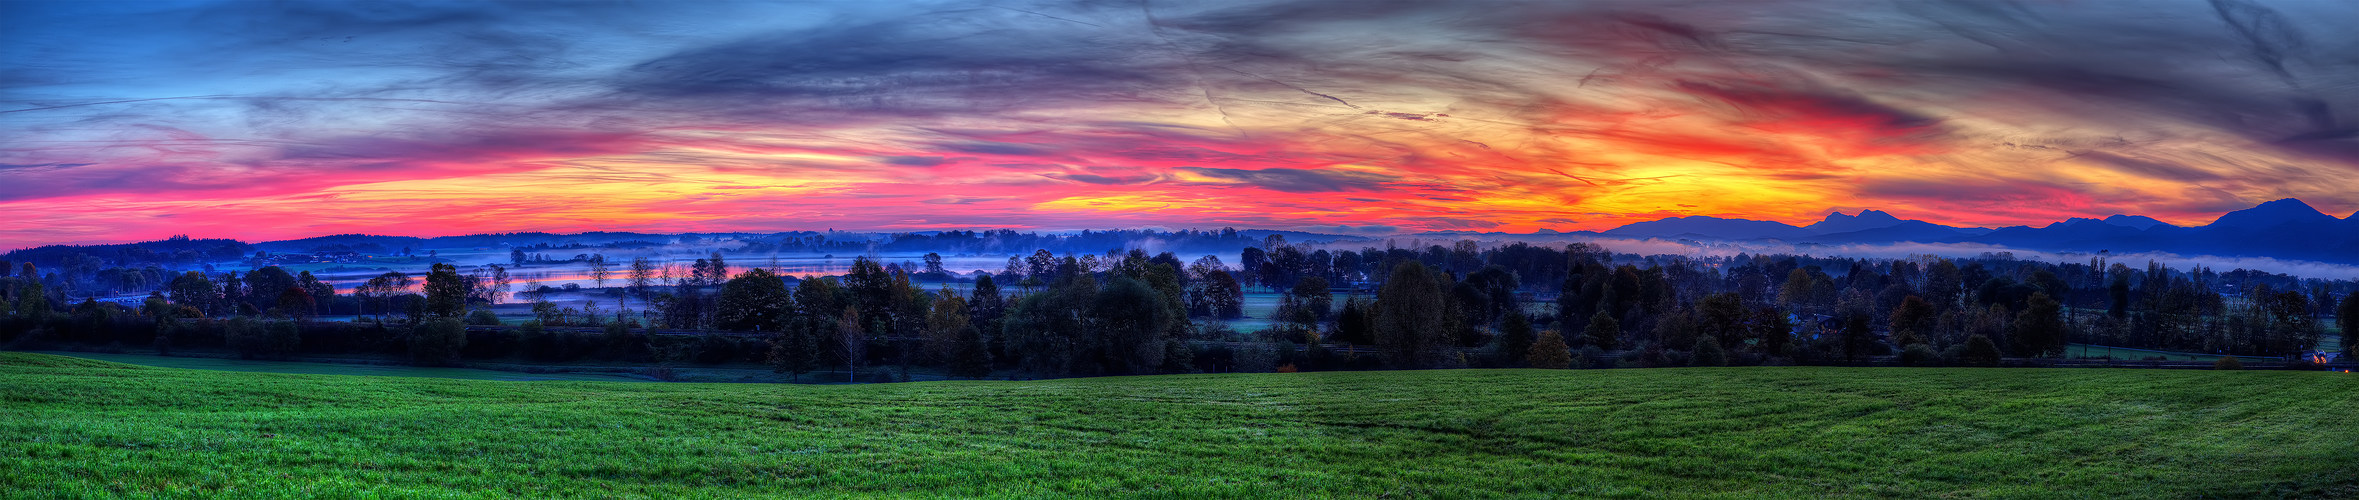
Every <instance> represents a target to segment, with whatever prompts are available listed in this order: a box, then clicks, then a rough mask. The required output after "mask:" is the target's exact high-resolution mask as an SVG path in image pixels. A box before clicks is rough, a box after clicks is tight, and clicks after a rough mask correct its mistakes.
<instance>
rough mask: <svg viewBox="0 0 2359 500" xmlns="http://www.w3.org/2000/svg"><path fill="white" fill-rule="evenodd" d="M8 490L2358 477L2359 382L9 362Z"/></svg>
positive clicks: (974, 492) (1817, 492) (2178, 485)
mask: <svg viewBox="0 0 2359 500" xmlns="http://www.w3.org/2000/svg"><path fill="white" fill-rule="evenodd" d="M0 397H4V398H5V401H0V403H5V404H0V470H5V471H6V474H0V492H5V493H0V494H4V495H9V496H23V497H53V496H54V497H91V496H151V495H161V496H172V497H258V496H269V497H284V496H302V497H319V496H326V497H351V496H397V497H411V496H454V497H515V496H520V495H524V496H556V497H747V496H811V497H843V496H855V497H858V496H891V497H906V496H918V497H977V496H1002V497H1057V496H1092V497H1096V496H1123V497H1131V496H1145V497H1166V498H1206V497H1278V498H1299V497H1354V498H1365V497H1418V498H1423V497H1444V498H1447V497H1552V496H1579V497H1821V496H1839V497H2110V498H2185V497H2205V496H2214V497H2255V496H2270V497H2276V496H2295V497H2351V496H2359V425H2354V423H2353V422H2354V420H2353V415H2359V376H2352V375H2348V374H2341V373H2326V372H2291V371H2277V372H2270V371H2238V372H2218V371H2174V370H2116V369H2045V370H2042V369H1966V368H1956V369H1911V368H1827V367H1752V368H1698V369H1643V370H1452V371H1392V372H1326V373H1294V374H1227V375H1167V376H1152V377H1117V378H1091V379H1063V380H1044V381H974V382H921V383H906V384H876V385H838V386H810V385H771V384H684V383H638V382H587V381H495V380H457V379H441V378H419V377H388V376H354V375H321V374H287V373H247V372H227V371H210V370H192V369H180V368H161V367H145V366H135V365H127V364H119V363H112V362H106V361H98V360H89V359H80V358H71V357H63V356H53V355H45V354H30V353H0Z"/></svg>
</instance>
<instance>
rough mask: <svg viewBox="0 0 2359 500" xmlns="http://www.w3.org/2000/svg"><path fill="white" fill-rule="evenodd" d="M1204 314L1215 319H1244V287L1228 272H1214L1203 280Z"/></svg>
mask: <svg viewBox="0 0 2359 500" xmlns="http://www.w3.org/2000/svg"><path fill="white" fill-rule="evenodd" d="M1203 286H1204V289H1203V290H1204V308H1205V314H1206V315H1207V316H1211V317H1213V318H1215V319H1223V320H1229V319H1237V318H1242V317H1245V287H1244V285H1242V284H1239V283H1237V278H1236V276H1234V275H1231V274H1229V272H1228V271H1221V270H1215V271H1213V273H1212V275H1211V276H1209V277H1208V278H1207V279H1205V280H1204V285H1203Z"/></svg>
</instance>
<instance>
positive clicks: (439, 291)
mask: <svg viewBox="0 0 2359 500" xmlns="http://www.w3.org/2000/svg"><path fill="white" fill-rule="evenodd" d="M469 287H470V284H469V283H468V282H467V278H466V277H465V276H460V275H459V268H458V266H453V265H450V264H446V263H441V262H436V263H434V265H433V267H432V271H429V272H427V273H426V315H427V316H432V317H436V318H457V317H459V315H461V314H465V313H466V312H467V292H469V290H468V288H469Z"/></svg>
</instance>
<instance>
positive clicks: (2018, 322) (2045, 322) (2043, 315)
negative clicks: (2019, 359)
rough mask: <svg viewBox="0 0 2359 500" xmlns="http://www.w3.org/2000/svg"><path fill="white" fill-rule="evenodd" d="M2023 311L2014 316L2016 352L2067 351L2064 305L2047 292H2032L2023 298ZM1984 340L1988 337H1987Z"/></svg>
mask: <svg viewBox="0 0 2359 500" xmlns="http://www.w3.org/2000/svg"><path fill="white" fill-rule="evenodd" d="M2024 303H2025V304H2026V305H2025V306H2024V309H2023V313H2022V314H2020V315H2017V316H2016V317H2015V332H2014V337H2015V338H2014V340H2013V341H2012V343H2013V344H2015V352H2016V354H2018V355H2022V356H2030V357H2055V356H2062V355H2064V347H2065V344H2066V340H2067V339H2066V336H2065V334H2066V331H2065V325H2064V312H2063V310H2064V305H2063V304H2061V303H2058V302H2056V300H2055V299H2052V298H2049V297H2048V294H2046V293H2034V294H2031V299H2029V300H2027V301H2025V302H2024ZM1983 340H1989V339H1988V338H1985V339H1983Z"/></svg>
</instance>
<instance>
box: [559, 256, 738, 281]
mask: <svg viewBox="0 0 2359 500" xmlns="http://www.w3.org/2000/svg"><path fill="white" fill-rule="evenodd" d="M589 264H590V281H591V282H593V283H597V284H598V288H606V278H607V277H609V276H612V269H611V268H610V267H609V266H607V265H606V254H594V255H591V256H590V262H589ZM727 277H728V275H726V274H716V275H714V281H720V280H721V279H723V278H727Z"/></svg>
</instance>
